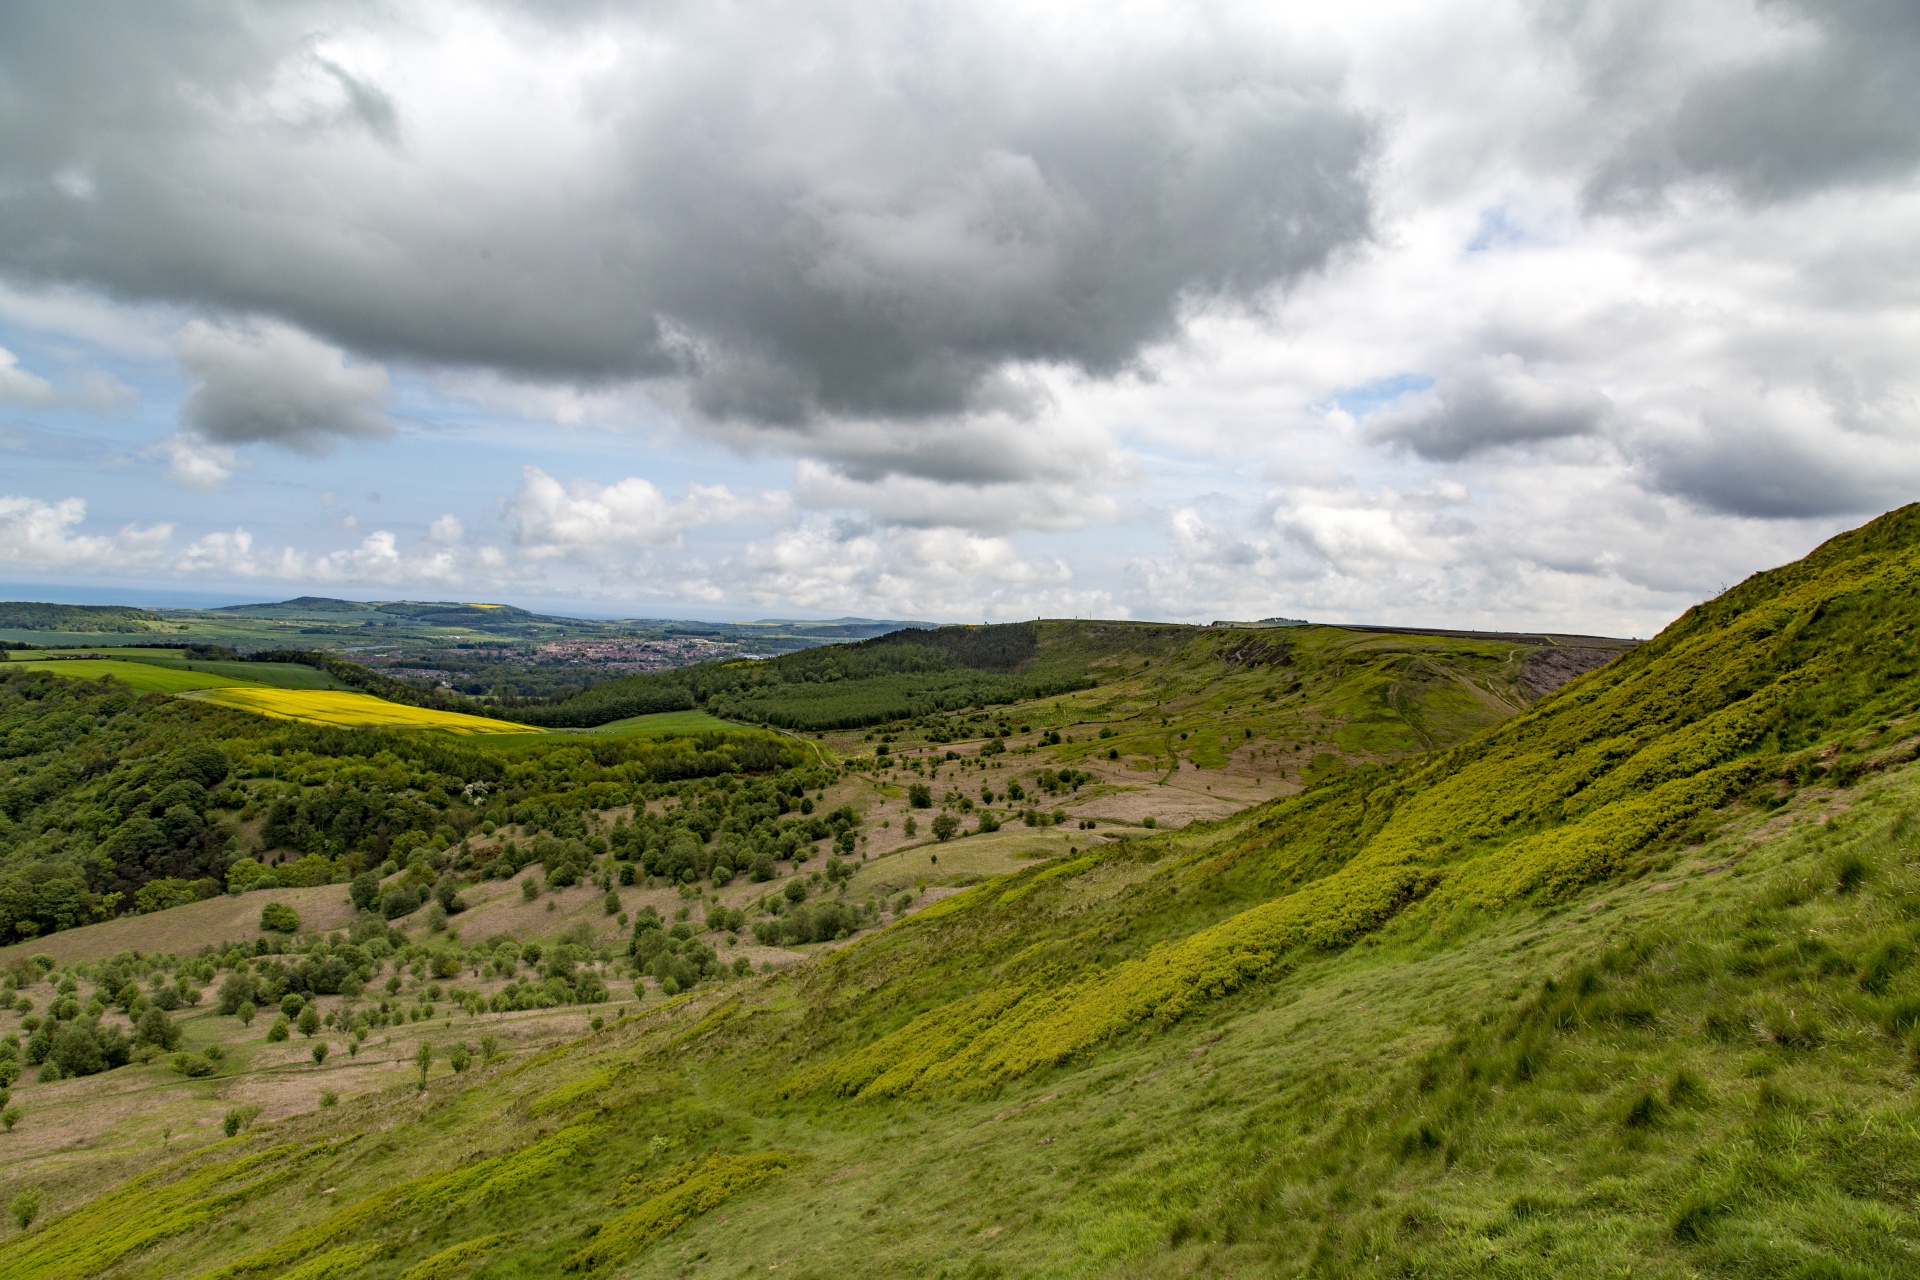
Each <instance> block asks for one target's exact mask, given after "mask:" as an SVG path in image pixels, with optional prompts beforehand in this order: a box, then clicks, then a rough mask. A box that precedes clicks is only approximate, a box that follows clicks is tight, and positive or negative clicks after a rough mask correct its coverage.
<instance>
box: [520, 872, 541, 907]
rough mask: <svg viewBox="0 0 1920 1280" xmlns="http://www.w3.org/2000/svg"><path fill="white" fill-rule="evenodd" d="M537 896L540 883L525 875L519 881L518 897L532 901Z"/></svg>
mask: <svg viewBox="0 0 1920 1280" xmlns="http://www.w3.org/2000/svg"><path fill="white" fill-rule="evenodd" d="M539 896H540V884H539V882H538V881H536V880H535V879H534V878H533V877H532V876H527V877H526V878H525V879H523V880H521V881H520V897H521V899H522V900H523V901H526V902H532V901H533V900H534V899H535V898H537V897H539Z"/></svg>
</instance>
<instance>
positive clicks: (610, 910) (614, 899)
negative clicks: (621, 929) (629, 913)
mask: <svg viewBox="0 0 1920 1280" xmlns="http://www.w3.org/2000/svg"><path fill="white" fill-rule="evenodd" d="M600 907H601V910H603V911H605V912H606V913H607V914H608V915H610V916H612V915H618V914H620V895H619V894H618V893H617V892H615V891H614V890H612V889H609V890H607V896H606V897H604V898H602V899H601V900H600Z"/></svg>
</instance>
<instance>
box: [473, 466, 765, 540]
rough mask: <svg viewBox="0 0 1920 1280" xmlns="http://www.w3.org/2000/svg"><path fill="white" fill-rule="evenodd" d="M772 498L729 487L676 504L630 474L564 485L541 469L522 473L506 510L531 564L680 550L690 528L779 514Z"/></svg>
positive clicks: (705, 489)
mask: <svg viewBox="0 0 1920 1280" xmlns="http://www.w3.org/2000/svg"><path fill="white" fill-rule="evenodd" d="M780 505H781V503H780V499H779V498H778V497H775V496H768V495H763V496H762V497H759V498H743V497H737V496H735V495H734V494H733V493H732V492H731V491H730V490H728V488H727V487H726V486H725V485H699V484H696V485H690V486H689V487H688V489H687V494H686V496H685V497H684V498H682V499H680V500H679V501H677V502H676V501H671V500H669V499H668V498H667V496H666V495H665V494H663V493H661V492H660V490H659V489H658V488H657V487H656V486H655V485H654V483H653V482H652V481H651V480H647V479H645V478H643V477H640V476H629V477H627V478H626V479H624V480H620V481H618V482H616V483H614V484H597V483H595V482H594V481H591V480H578V479H576V480H573V481H569V482H567V483H564V484H563V483H562V482H560V481H559V480H556V479H554V478H553V477H552V476H550V475H548V474H547V473H546V472H545V471H542V470H541V469H540V468H539V467H527V468H524V469H523V471H522V472H521V483H520V491H519V492H518V493H516V494H515V495H514V496H513V497H512V498H510V499H508V501H507V504H506V509H507V515H508V518H509V519H510V520H511V521H512V523H513V530H514V541H515V542H516V543H518V544H519V545H520V546H521V547H522V548H524V549H525V554H526V555H527V557H528V558H529V559H533V560H549V559H558V558H562V557H567V558H578V559H586V560H608V559H612V558H614V557H618V556H622V555H626V554H630V553H631V552H633V551H635V550H637V549H642V548H651V547H665V546H672V545H675V544H677V543H678V542H679V541H680V539H681V537H682V535H684V534H685V533H686V532H687V530H689V529H692V528H696V527H698V526H701V525H711V524H725V523H730V522H732V521H735V520H739V519H742V518H743V517H746V516H749V515H754V514H758V513H762V512H765V511H767V510H769V509H777V508H778V507H779V506H780Z"/></svg>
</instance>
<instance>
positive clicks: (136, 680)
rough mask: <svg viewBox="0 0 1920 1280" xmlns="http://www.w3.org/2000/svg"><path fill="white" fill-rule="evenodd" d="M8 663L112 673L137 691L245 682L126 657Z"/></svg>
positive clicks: (70, 676)
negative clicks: (134, 660) (130, 659)
mask: <svg viewBox="0 0 1920 1280" xmlns="http://www.w3.org/2000/svg"><path fill="white" fill-rule="evenodd" d="M7 665H8V666H9V667H17V668H20V669H24V670H27V671H44V672H46V673H47V674H48V675H55V676H59V677H61V678H62V679H65V680H99V679H101V678H102V677H106V676H111V677H112V678H113V679H115V680H118V681H120V682H121V683H123V684H125V685H126V686H127V687H128V688H130V689H132V690H134V691H135V692H136V693H186V692H188V691H189V690H196V689H223V688H227V687H228V686H231V685H237V684H241V683H242V681H241V680H240V679H239V678H238V677H236V676H231V675H226V674H223V673H217V672H212V671H194V670H189V669H187V668H185V667H173V666H160V665H157V664H155V663H150V662H133V661H129V660H127V659H123V658H100V659H94V658H60V659H57V660H45V661H37V662H36V661H32V660H28V661H22V662H12V663H8V664H7Z"/></svg>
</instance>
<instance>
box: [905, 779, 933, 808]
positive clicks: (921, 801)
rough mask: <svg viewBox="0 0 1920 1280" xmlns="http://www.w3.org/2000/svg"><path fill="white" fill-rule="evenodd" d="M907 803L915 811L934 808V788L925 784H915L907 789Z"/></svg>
mask: <svg viewBox="0 0 1920 1280" xmlns="http://www.w3.org/2000/svg"><path fill="white" fill-rule="evenodd" d="M907 803H908V804H909V805H911V806H912V807H913V808H915V809H931V808H933V788H932V787H930V786H928V785H927V784H926V783H924V782H915V783H913V784H911V785H910V786H908V787H907Z"/></svg>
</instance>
